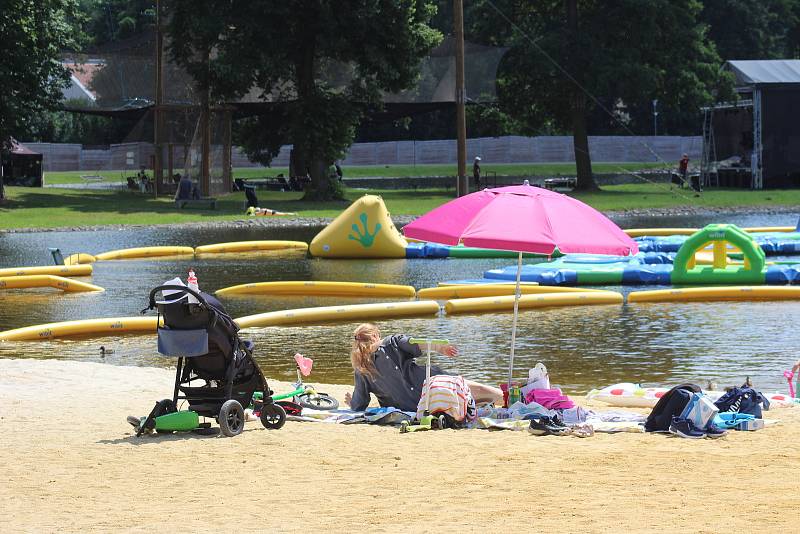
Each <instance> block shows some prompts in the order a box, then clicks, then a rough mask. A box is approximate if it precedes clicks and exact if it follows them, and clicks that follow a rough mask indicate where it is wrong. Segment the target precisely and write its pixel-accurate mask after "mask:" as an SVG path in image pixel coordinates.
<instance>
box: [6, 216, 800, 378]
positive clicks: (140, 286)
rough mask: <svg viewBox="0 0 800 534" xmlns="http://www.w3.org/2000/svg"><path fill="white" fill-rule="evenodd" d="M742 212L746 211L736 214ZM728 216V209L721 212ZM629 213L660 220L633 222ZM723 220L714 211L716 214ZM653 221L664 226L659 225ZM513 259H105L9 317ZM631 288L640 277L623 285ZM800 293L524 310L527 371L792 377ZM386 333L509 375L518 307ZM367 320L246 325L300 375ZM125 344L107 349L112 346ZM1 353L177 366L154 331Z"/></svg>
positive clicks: (254, 304)
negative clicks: (171, 291)
mask: <svg viewBox="0 0 800 534" xmlns="http://www.w3.org/2000/svg"><path fill="white" fill-rule="evenodd" d="M732 219H733V220H732ZM740 219H742V220H737V219H736V218H728V219H727V220H729V221H731V222H734V223H737V224H740V225H742V226H748V225H765V226H766V225H769V226H786V225H792V224H794V222H795V221H794V220H792V219H794V217H793V216H791V215H781V216H778V215H773V216H770V217H763V216H762V217H758V218H757V220H752V219H751V218H746V217H745V218H741V217H740ZM717 220H719V219H717ZM620 222H621V223H622V224H623V225H624V226H627V227H632V226H644V225H646V224H647V223H646V222H637V221H633V222H630V223H628V222H629V221H624V222H623V221H620ZM705 222H706V221H698V220H696V219H683V220H681V219H678V220H671V221H669V222H666V221H665V220H664V219H663V218H661V219H659V221H658V224H659V225H660V226H665V225H668V226H699V225H702V224H705ZM708 222H711V221H708ZM655 224H656V222H655V221H654V222H651V223H650V225H655ZM317 231H318V228H303V229H292V230H285V229H258V230H254V229H245V230H238V229H236V230H234V229H218V230H208V229H205V228H203V229H197V230H193V229H185V228H182V229H180V230H166V229H126V230H115V231H98V232H42V233H34V234H0V267H12V266H21V265H43V264H48V263H50V262H51V260H50V256H49V253H48V251H47V247H52V246H58V247H60V248H61V250H62V251H63V252H65V253H71V252H78V251H82V252H89V253H98V252H102V251H106V250H112V249H117V248H126V247H131V246H151V245H167V244H173V245H190V246H196V245H200V244H207V243H215V242H222V241H235V240H249V239H291V240H302V241H309V240H310V239H311V238H312V237H313V236H314V235H315V234H316V232H317ZM509 263H511V262H509V260H507V259H499V260H486V259H475V260H466V259H458V260H321V259H307V258H305V257H304V256H303V255H302V254H297V253H289V254H276V253H273V254H268V255H263V256H261V255H259V256H240V255H229V256H225V257H222V256H219V257H209V258H203V259H197V260H188V259H169V260H148V261H119V262H101V263H97V264H95V272H94V276H93V277H92V278H91V281H92V282H93V283H95V284H97V285H100V286H102V287H105V288H106V291H105V292H104V293H84V294H67V295H60V294H58V293H55V292H54V291H53V290H46V289H42V290H35V291H5V292H2V293H0V330H5V329H9V328H18V327H22V326H28V325H33V324H39V323H46V322H54V321H63V320H72V319H82V318H93V317H111V316H130V315H136V314H137V313H138V312H139V310H141V309H142V308H143V307H145V305H146V299H147V294H148V291H149V289H150V288H151V287H153V286H155V285H158V284H159V283H161V282H164V281H166V280H168V279H169V278H172V277H173V276H176V275H181V276H184V277H185V273H186V271H187V270H188V267H189V266H193V267H194V268H195V270H196V271H197V273H198V277H199V279H200V286H201V288H203V289H204V290H206V291H209V290H216V289H219V288H221V287H226V286H230V285H235V284H241V283H247V282H256V281H272V280H343V281H347V280H353V281H365V282H380V283H400V284H410V285H413V286H415V287H418V288H419V287H429V286H433V285H435V284H436V282H438V281H440V280H450V279H458V278H469V277H478V276H480V275H481V273H483V271H485V270H487V269H491V268H496V267H502V266H506V265H508V264H509ZM610 289H616V290H622V291H623V292H627V291H629V290H630V288H619V287H616V288H610ZM369 301H370V300H369V299H360V298H335V297H324V298H309V297H288V296H281V297H279V298H271V297H268V296H237V297H229V298H226V299H225V300H224V304H225V306H226V307H227V309H228V311H229V312H230V313H231V315H233V316H234V317H237V316H242V315H249V314H253V313H260V312H264V311H272V310H278V309H286V308H299V307H308V306H327V305H334V304H341V303H360V302H369ZM798 312H800V304H798V303H793V302H770V303H758V302H756V303H685V304H681V303H673V304H666V303H665V304H640V305H636V306H633V305H630V306H597V307H584V308H564V309H552V310H532V311H528V312H524V313H522V314H521V316H520V324H519V329H518V334H517V351H516V369H517V373H516V376H519V377H522V376H524V374H525V372H526V371H527V369H528V368H529V367H532V366H533V365H534V364H535V363H536V362H537V361H542V362H544V363H545V364H546V365H547V367H548V369H549V370H550V373H551V377H552V381H553V383H554V384H557V385H560V386H562V387H564V388H565V389H566V390H567V391H570V392H576V393H577V392H585V391H587V390H588V389H590V388H592V387H596V386H603V385H607V384H610V383H614V382H620V381H635V382H642V383H647V384H671V383H675V382H678V381H682V380H694V381H698V382H701V383H703V385H705V384H704V382H705V381H708V380H711V381H714V382H716V383H718V384H720V385H728V384H733V383H736V382H740V381H742V380H743V379H744V377H745V376H746V375H749V376H751V377H752V378H753V380H754V382H755V383H756V384H757V385H760V386H761V387H763V388H764V389H767V390H777V389H780V390H782V389H785V381H784V380H783V378H782V372H783V370H784V369H785V368H788V367H789V365H790V364H791V362H793V361H794V360H796V359H797V353H796V350H795V347H796V346H797V345H798V341H800V340H799V339H798V334H796V333H795V332H796V329H794V328H793V327H792V326H790V325H791V323H790V319H789V318H791V317H793V316H795V315H796V314H797V313H798ZM378 324H379V326H380V327H381V329H382V330H383V332H384V333H387V334H388V333H394V332H409V333H413V334H414V335H416V336H436V337H447V338H449V339H450V340H451V341H453V342H454V343H456V344H457V345H458V346H459V347H460V349H461V354H460V356H459V357H458V358H457V359H455V360H452V361H443V358H442V357H438V356H437V358H438V360H437V361H438V362H439V363H441V364H442V365H443V366H444V367H446V368H449V369H450V370H453V371H457V372H460V373H463V374H465V375H467V376H469V377H470V378H475V379H478V380H487V381H492V382H498V381H501V380H503V379H504V378H505V376H506V372H507V366H508V352H509V348H510V347H509V345H510V343H509V342H510V337H511V315H510V314H494V315H479V316H454V317H444V316H442V317H433V318H421V319H397V320H391V321H380V322H379V323H378ZM354 327H355V324H337V325H325V326H304V327H274V328H261V329H251V330H249V331H246V332H245V333H244V337H246V338H250V339H253V340H254V341H255V342H256V347H257V348H256V357H257V359H258V361H259V363H260V364H261V366H262V367H263V368H264V371H265V373H266V374H267V376H268V377H271V378H275V379H282V380H289V379H291V378H292V377H293V376H294V371H293V367H292V366H293V363H292V358H291V357H292V354H294V352H295V351H299V352H303V353H304V354H306V355H308V356H311V357H312V358H314V372H313V374H312V382H313V381H314V380H316V381H319V382H338V383H346V382H349V381H350V380H351V377H352V374H351V371H350V365H349V340H350V338H351V335H352V331H353V328H354ZM101 345H104V346H106V347H111V348H113V349H114V354H111V355H106V356H105V357H101V355H100V350H99V348H100V346H101ZM0 357H32V358H59V359H76V360H88V361H106V362H108V363H112V364H118V365H157V366H169V365H171V363H172V362H171V361H170V360H169V359H167V358H164V357H161V356H159V355H157V354H156V351H155V338H154V337H153V336H123V337H109V338H102V339H94V340H79V339H78V340H76V339H72V340H56V341H49V342H38V343H0Z"/></svg>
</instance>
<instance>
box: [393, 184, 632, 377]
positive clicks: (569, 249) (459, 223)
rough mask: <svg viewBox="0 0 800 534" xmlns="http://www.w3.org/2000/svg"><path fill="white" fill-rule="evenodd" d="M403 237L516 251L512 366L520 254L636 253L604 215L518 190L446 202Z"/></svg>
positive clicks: (545, 193)
mask: <svg viewBox="0 0 800 534" xmlns="http://www.w3.org/2000/svg"><path fill="white" fill-rule="evenodd" d="M403 233H404V234H405V236H406V237H409V238H412V239H418V240H421V241H431V242H434V243H441V244H444V245H458V244H459V243H462V244H464V245H465V246H469V247H479V248H488V249H494V250H511V251H514V252H519V256H518V259H517V285H516V292H515V298H514V320H513V322H512V327H511V361H510V362H509V370H508V382H509V385H510V383H511V377H512V373H513V370H514V344H515V342H516V335H517V316H518V313H519V297H520V290H519V286H520V274H521V272H522V253H523V252H533V253H538V254H547V255H550V254H553V252H555V250H556V249H558V250H559V251H560V252H561V253H563V254H567V253H576V252H583V253H590V254H613V255H619V256H627V255H632V254H636V253H637V252H639V247H638V246H637V244H636V242H635V241H634V240H633V239H631V238H630V237H629V236H628V235H627V234H626V233H625V232H623V231H622V230H621V229H620V228H619V227H618V226H617V225H616V224H614V223H613V222H611V220H609V219H608V218H607V217H606V216H605V215H603V214H602V213H600V212H599V211H597V210H596V209H594V208H592V207H591V206H588V205H586V204H584V203H583V202H581V201H579V200H576V199H574V198H572V197H569V196H567V195H562V194H561V193H556V192H555V191H550V190H547V189H542V188H540V187H534V186H531V185H530V184H529V183H528V181H527V180H526V181H525V183H524V184H523V185H514V186H509V187H499V188H496V189H484V190H483V191H477V192H475V193H471V194H469V195H465V196H463V197H460V198H457V199H455V200H451V201H450V202H448V203H447V204H443V205H441V206H439V207H438V208H436V209H434V210H432V211H430V212H428V213H426V214H425V215H423V216H422V217H420V218H418V219H416V220H415V221H413V222H412V223H410V224H407V225H406V226H405V227H404V228H403Z"/></svg>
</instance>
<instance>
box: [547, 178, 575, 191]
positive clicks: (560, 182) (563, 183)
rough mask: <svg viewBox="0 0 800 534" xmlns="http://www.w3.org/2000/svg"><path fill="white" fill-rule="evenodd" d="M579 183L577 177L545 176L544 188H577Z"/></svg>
mask: <svg viewBox="0 0 800 534" xmlns="http://www.w3.org/2000/svg"><path fill="white" fill-rule="evenodd" d="M577 185H578V179H577V178H545V180H544V188H545V189H550V190H554V189H556V188H564V189H575V186H577Z"/></svg>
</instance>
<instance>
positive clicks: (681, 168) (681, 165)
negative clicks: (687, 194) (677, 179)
mask: <svg viewBox="0 0 800 534" xmlns="http://www.w3.org/2000/svg"><path fill="white" fill-rule="evenodd" d="M688 173H689V154H684V155H683V157H681V160H680V161H679V162H678V174H679V175H680V176H681V180H683V185H681V187H685V186H686V185H688V184H689V182H688V181H687V179H688Z"/></svg>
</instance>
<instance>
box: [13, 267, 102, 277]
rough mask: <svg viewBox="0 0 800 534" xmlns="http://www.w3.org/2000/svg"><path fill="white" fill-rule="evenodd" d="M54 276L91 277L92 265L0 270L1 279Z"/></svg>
mask: <svg viewBox="0 0 800 534" xmlns="http://www.w3.org/2000/svg"><path fill="white" fill-rule="evenodd" d="M37 274H53V275H56V276H91V274H92V266H91V265H44V266H41V267H9V268H7V269H0V277H6V276H32V275H37Z"/></svg>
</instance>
